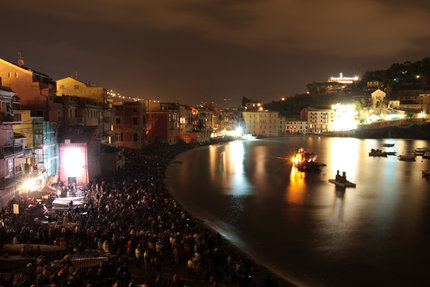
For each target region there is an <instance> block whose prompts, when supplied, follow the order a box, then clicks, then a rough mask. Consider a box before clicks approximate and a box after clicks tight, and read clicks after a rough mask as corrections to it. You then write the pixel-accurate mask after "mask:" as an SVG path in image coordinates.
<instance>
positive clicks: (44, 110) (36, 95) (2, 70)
mask: <svg viewBox="0 0 430 287" xmlns="http://www.w3.org/2000/svg"><path fill="white" fill-rule="evenodd" d="M20 64H23V63H22V62H21V63H20ZM0 78H2V82H3V85H4V86H7V87H10V88H11V89H12V90H13V91H14V92H15V96H16V97H17V99H18V100H19V102H20V103H21V105H22V109H24V110H31V115H32V116H37V117H43V118H44V120H45V121H52V122H56V121H58V117H59V115H60V116H61V104H58V103H55V102H54V98H55V93H56V88H55V82H54V81H53V80H52V79H51V78H50V77H49V76H48V75H46V74H43V73H40V72H37V71H35V70H32V69H30V68H27V67H25V66H22V65H21V66H19V65H15V64H13V63H10V62H8V61H5V60H3V59H0ZM59 111H60V114H59Z"/></svg>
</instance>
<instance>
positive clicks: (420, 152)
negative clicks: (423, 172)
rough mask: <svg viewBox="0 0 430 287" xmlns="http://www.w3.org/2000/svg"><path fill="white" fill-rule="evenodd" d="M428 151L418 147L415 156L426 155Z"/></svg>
mask: <svg viewBox="0 0 430 287" xmlns="http://www.w3.org/2000/svg"><path fill="white" fill-rule="evenodd" d="M426 151H427V148H425V147H417V148H416V149H415V152H414V154H415V155H424V154H425V153H426Z"/></svg>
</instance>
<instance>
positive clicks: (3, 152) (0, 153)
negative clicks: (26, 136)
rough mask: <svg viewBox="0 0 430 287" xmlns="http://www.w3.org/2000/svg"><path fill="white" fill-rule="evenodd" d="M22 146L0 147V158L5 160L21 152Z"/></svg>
mask: <svg viewBox="0 0 430 287" xmlns="http://www.w3.org/2000/svg"><path fill="white" fill-rule="evenodd" d="M23 150H24V149H23V147H22V145H10V146H2V147H0V158H5V157H8V156H11V155H14V154H19V153H22V152H23Z"/></svg>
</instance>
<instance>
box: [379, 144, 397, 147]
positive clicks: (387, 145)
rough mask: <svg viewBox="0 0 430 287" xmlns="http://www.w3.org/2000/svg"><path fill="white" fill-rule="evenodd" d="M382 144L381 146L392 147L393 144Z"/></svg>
mask: <svg viewBox="0 0 430 287" xmlns="http://www.w3.org/2000/svg"><path fill="white" fill-rule="evenodd" d="M382 146H383V147H393V146H394V144H391V143H384V144H382Z"/></svg>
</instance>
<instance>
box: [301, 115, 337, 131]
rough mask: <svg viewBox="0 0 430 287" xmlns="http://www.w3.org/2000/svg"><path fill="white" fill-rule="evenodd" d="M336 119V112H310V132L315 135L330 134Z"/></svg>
mask: <svg viewBox="0 0 430 287" xmlns="http://www.w3.org/2000/svg"><path fill="white" fill-rule="evenodd" d="M335 119H336V115H335V112H334V111H333V110H331V109H323V110H313V111H308V132H310V133H315V134H321V133H325V132H330V131H331V130H332V125H333V123H334V121H335Z"/></svg>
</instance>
